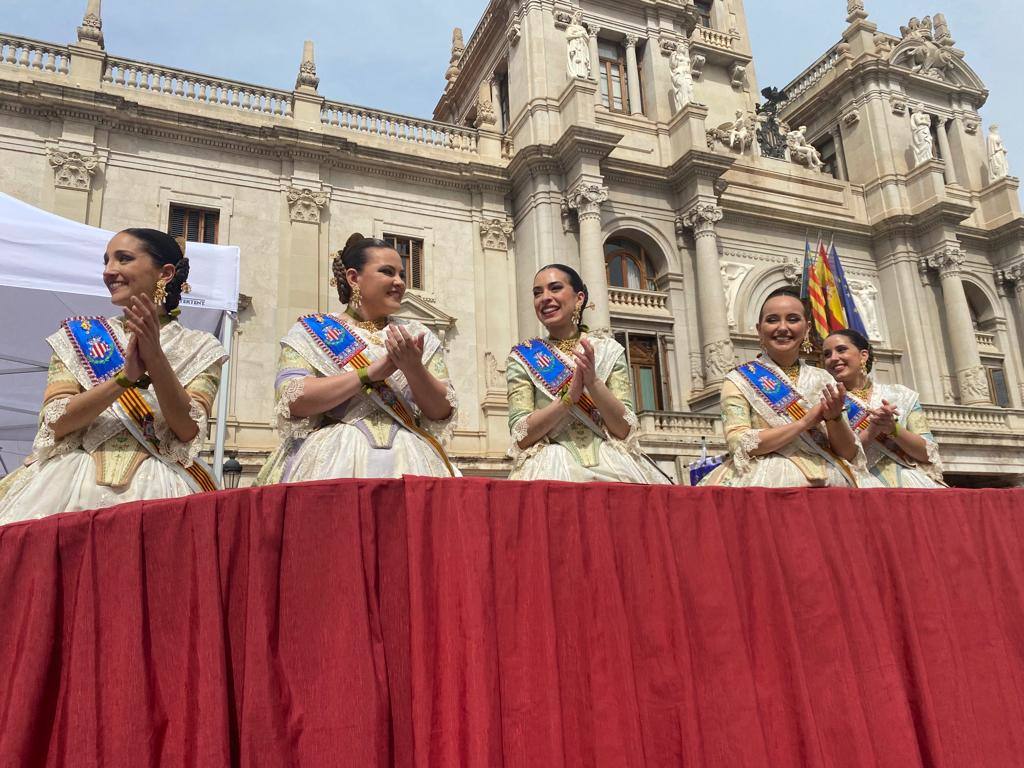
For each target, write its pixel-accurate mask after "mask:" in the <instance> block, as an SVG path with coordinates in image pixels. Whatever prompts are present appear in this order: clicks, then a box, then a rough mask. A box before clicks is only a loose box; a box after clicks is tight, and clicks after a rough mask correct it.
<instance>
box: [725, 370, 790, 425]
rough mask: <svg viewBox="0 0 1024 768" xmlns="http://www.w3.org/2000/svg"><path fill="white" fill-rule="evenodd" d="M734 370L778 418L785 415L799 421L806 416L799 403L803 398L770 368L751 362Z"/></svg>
mask: <svg viewBox="0 0 1024 768" xmlns="http://www.w3.org/2000/svg"><path fill="white" fill-rule="evenodd" d="M736 370H737V372H739V374H740V376H742V377H743V378H744V379H746V381H747V383H749V384H750V386H751V387H753V388H754V391H755V392H757V394H758V395H759V396H760V398H761V399H762V400H763V401H764V402H765V403H767V404H768V407H769V408H771V409H772V410H773V411H775V413H777V414H778V415H779V416H783V415H787V416H789V417H790V418H792V419H793V421H799V420H800V419H802V418H803V417H804V416H806V415H807V409H806V408H804V406H803V404H802V403H801V402H800V401H801V400H802V399H803V396H802V395H801V394H800V393H799V392H798V391H797V390H796V388H795V387H793V386H792V385H790V383H789V382H787V381H784V380H783V378H782V377H781V376H779V375H778V374H777V373H776V372H775V371H773V370H772V369H771V368H768V367H767V366H766V365H763V364H762V363H760V362H758V361H757V360H751V361H750V362H749V363H744V364H743V365H741V366H738V367H737V368H736Z"/></svg>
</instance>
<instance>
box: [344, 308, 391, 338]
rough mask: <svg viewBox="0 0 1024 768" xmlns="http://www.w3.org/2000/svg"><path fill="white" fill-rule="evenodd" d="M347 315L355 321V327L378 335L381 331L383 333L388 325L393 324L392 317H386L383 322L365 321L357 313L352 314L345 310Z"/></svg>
mask: <svg viewBox="0 0 1024 768" xmlns="http://www.w3.org/2000/svg"><path fill="white" fill-rule="evenodd" d="M345 314H346V315H348V316H349V317H351V318H352V319H353V320H354V321H355V322H354V323H353V325H355V326H356V328H362V329H363V330H364V331H369V332H370V333H377V332H379V331H383V330H384V329H385V328H387V327H388V323H389V322H391V318H390V317H385V318H384V319H383V320H363V319H361V318H360V317H359V316H357V315H356V314H355V313H353V312H350V311H349V310H347V309H346V310H345Z"/></svg>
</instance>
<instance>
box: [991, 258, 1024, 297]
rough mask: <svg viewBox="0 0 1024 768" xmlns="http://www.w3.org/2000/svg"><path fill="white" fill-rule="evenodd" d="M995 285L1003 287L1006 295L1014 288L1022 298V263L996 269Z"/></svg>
mask: <svg viewBox="0 0 1024 768" xmlns="http://www.w3.org/2000/svg"><path fill="white" fill-rule="evenodd" d="M996 285H998V286H999V287H1000V288H1002V289H1003V291H1004V292H1005V295H1006V296H1007V297H1009V296H1010V294H1011V292H1013V291H1014V290H1016V292H1017V295H1018V296H1021V297H1022V298H1024V264H1017V265H1015V266H1012V267H1007V268H1006V269H999V270H996Z"/></svg>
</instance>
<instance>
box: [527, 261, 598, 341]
mask: <svg viewBox="0 0 1024 768" xmlns="http://www.w3.org/2000/svg"><path fill="white" fill-rule="evenodd" d="M545 269H557V270H558V271H559V272H561V273H563V274H564V275H565V276H566V277H568V278H569V285H571V286H572V290H573V292H575V293H582V294H583V306H581V307H580V325H579V327H580V329H581V330H584V331H585V330H586V329H587V327H586V326H585V325H584V324H583V313H584V312H585V311H586V310H587V304H589V303H590V291H589V290H587V284H586V283H584V282H583V278H582V277H580V273H579V272H577V271H576V270H575V269H573V268H572V267H567V266H566V265H565V264H545V265H544V266H543V267H541V268H540V269H538V270H537V274H538V275H539V274H540V273H541V272H543V271H544V270H545Z"/></svg>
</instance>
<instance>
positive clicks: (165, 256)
mask: <svg viewBox="0 0 1024 768" xmlns="http://www.w3.org/2000/svg"><path fill="white" fill-rule="evenodd" d="M122 232H123V233H124V234H128V235H131V236H132V237H134V238H135V239H136V240H138V241H139V242H140V243H141V244H142V248H143V250H145V251H146V253H148V254H149V255H150V257H151V258H152V259H153V261H155V262H156V263H157V266H160V267H163V266H166V265H167V264H171V265H173V266H174V276H173V277H172V278H171V279H170V281H168V283H167V285H166V286H165V287H164V290H166V291H167V298H166V299H165V300H164V304H163V306H164V310H165V311H167V312H172V311H174V310H175V309H177V308H178V304H179V303H180V302H181V292H182V287H183V286H184V285H185V282H186V281H187V280H188V273H189V263H188V258H187V257H186V256H185V249H184V238H174V237H171V236H170V235H169V234H167V233H166V232H161V231H160V230H159V229H145V228H142V227H133V228H131V229H125V230H122Z"/></svg>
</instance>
